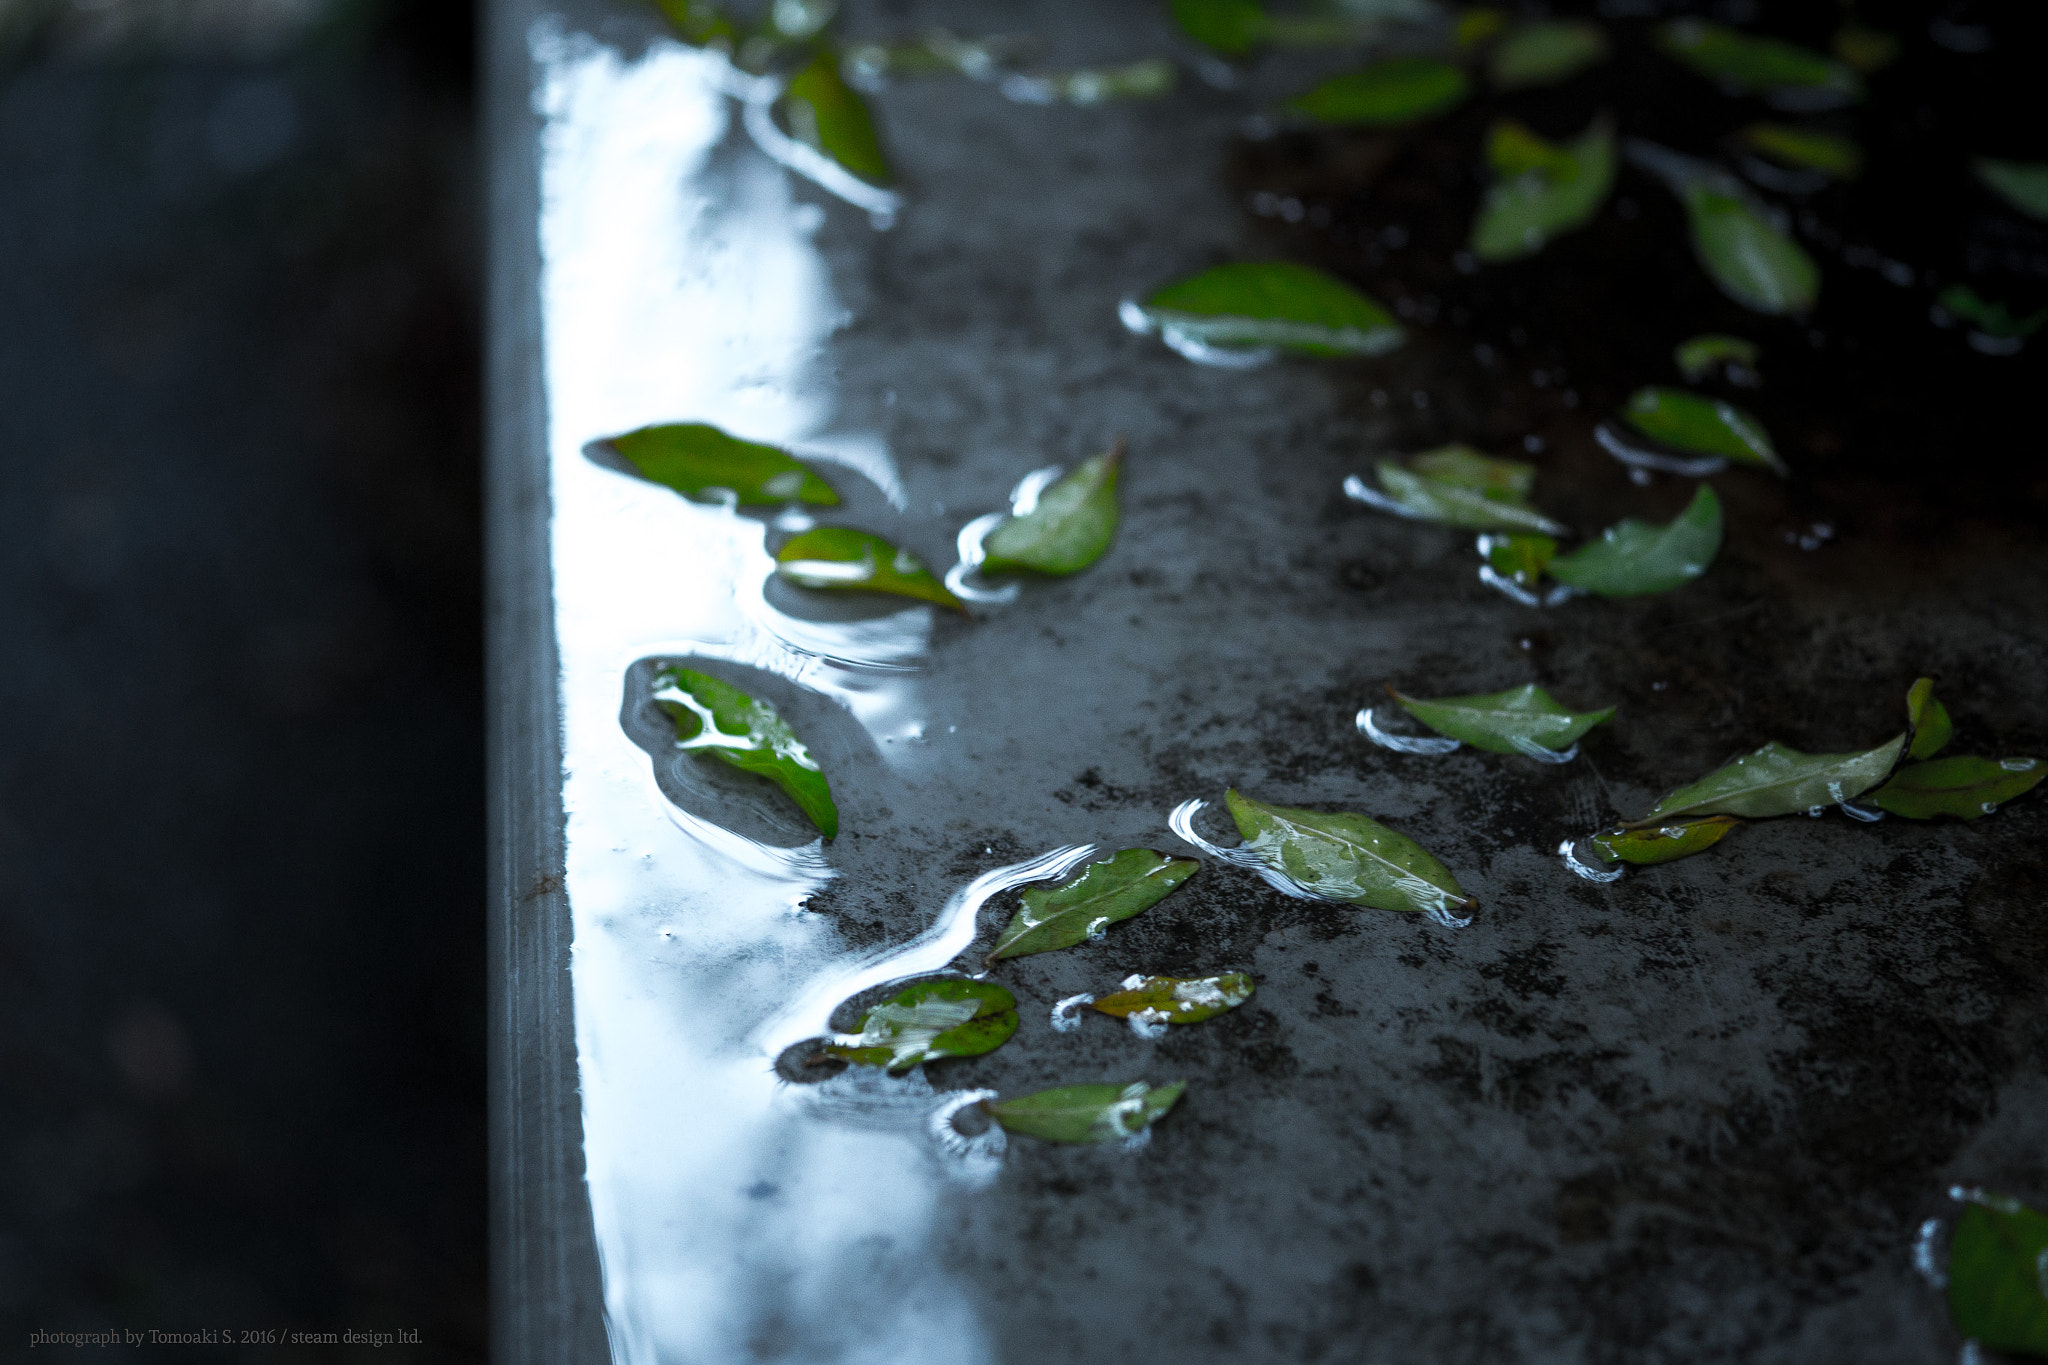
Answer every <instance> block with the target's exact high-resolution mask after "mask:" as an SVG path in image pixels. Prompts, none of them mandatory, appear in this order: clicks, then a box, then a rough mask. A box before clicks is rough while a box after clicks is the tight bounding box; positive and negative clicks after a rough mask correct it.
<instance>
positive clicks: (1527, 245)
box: [1472, 119, 1614, 261]
mask: <svg viewBox="0 0 2048 1365" xmlns="http://www.w3.org/2000/svg"><path fill="white" fill-rule="evenodd" d="M1487 154H1488V159H1489V160H1490V161H1491V162H1492V163H1493V165H1494V168H1495V169H1496V170H1497V171H1499V172H1500V174H1501V178H1500V179H1499V180H1496V181H1495V182H1494V183H1493V184H1492V185H1491V186H1489V187H1488V188H1487V191H1486V199H1485V201H1484V202H1483V203H1482V204H1481V205H1480V208H1479V216H1478V218H1476V219H1475V220H1474V221H1473V224H1472V253H1473V254H1474V255H1475V256H1477V257H1479V259H1481V260H1483V261H1507V260H1513V259H1515V258H1517V257H1520V256H1528V255H1533V254H1534V253H1535V252H1537V251H1540V250H1542V249H1543V246H1544V244H1545V243H1547V242H1548V241H1549V240H1550V239H1551V238H1553V237H1555V236H1557V235H1558V234H1560V233H1564V232H1569V231H1571V230H1572V229H1573V228H1576V227H1582V226H1584V225H1585V224H1586V223H1588V222H1590V221H1592V218H1593V215H1594V214H1596V213H1598V212H1599V211H1600V205H1601V204H1602V203H1604V202H1606V199H1607V194H1608V191H1609V190H1610V189H1612V188H1613V186H1614V125H1613V124H1612V123H1610V122H1608V121H1607V120H1605V119H1596V120H1594V122H1593V124H1592V126H1591V127H1589V128H1588V129H1587V130H1586V131H1585V132H1584V133H1582V134H1580V135H1579V136H1578V137H1576V138H1574V139H1573V140H1572V141H1570V142H1569V143H1566V144H1564V145H1562V146H1558V145H1555V144H1552V143H1548V142H1545V141H1544V140H1543V139H1541V138H1539V137H1537V136H1536V135H1535V134H1534V133H1532V132H1530V131H1529V130H1528V129H1526V128H1524V127H1522V126H1521V125H1520V124H1518V123H1514V122H1513V121H1511V120H1507V119H1503V120H1501V121H1500V122H1498V123H1496V124H1494V126H1493V133H1492V135H1491V136H1490V138H1489V141H1488V147H1487Z"/></svg>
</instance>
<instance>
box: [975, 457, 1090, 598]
mask: <svg viewBox="0 0 2048 1365" xmlns="http://www.w3.org/2000/svg"><path fill="white" fill-rule="evenodd" d="M1122 458H1123V447H1122V445H1121V444H1119V445H1118V446H1117V447H1116V448H1115V449H1113V450H1111V451H1109V453H1107V454H1105V455H1097V456H1096V457H1095V458H1094V459H1092V460H1086V461H1083V462H1082V464H1081V467H1080V468H1078V469H1076V470H1075V471H1074V472H1073V473H1071V474H1069V475H1067V476H1066V477H1065V478H1063V479H1061V480H1060V481H1059V482H1058V483H1056V484H1054V485H1053V486H1052V487H1050V488H1048V489H1046V490H1045V491H1044V492H1043V493H1040V494H1039V495H1038V503H1037V505H1036V506H1034V507H1033V508H1032V509H1031V510H1030V511H1029V512H1026V513H1024V514H1023V515H1022V516H1014V517H1011V518H1010V519H1009V520H1008V521H1006V522H1004V523H1003V524H1002V525H1000V526H998V527H997V528H996V529H995V530H994V531H992V532H990V533H989V536H988V538H987V539H986V540H984V541H983V542H982V548H983V550H984V551H985V552H986V557H985V558H984V559H983V560H982V563H981V568H982V571H983V572H985V573H1007V572H1010V571H1012V570H1017V569H1030V570H1034V571H1036V572H1038V573H1049V574H1069V573H1078V572H1079V571H1080V570H1082V569H1085V568H1087V567H1088V566H1089V565H1090V564H1093V563H1094V562H1095V561H1096V560H1098V559H1100V558H1102V554H1103V551H1105V550H1107V549H1108V548H1109V542H1110V541H1111V539H1113V538H1114V537H1115V535H1116V521H1117V506H1116V476H1117V465H1118V463H1119V462H1120V461H1121V459H1122Z"/></svg>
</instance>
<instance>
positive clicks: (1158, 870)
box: [988, 848, 1201, 962]
mask: <svg viewBox="0 0 2048 1365" xmlns="http://www.w3.org/2000/svg"><path fill="white" fill-rule="evenodd" d="M1200 867H1201V864H1200V863H1198V862H1196V861H1195V860H1194V859H1193V858H1169V857H1167V856H1166V855H1165V854H1163V853H1154V852H1153V851H1152V850H1151V849H1149V848H1127V849H1125V850H1124V851H1123V852H1121V853H1118V854H1116V855H1115V856H1113V857H1109V858H1104V859H1102V860H1100V861H1099V862H1093V863H1090V864H1089V865H1088V866H1087V867H1086V868H1084V869H1083V870H1082V872H1081V874H1080V875H1079V876H1077V877H1074V878H1073V879H1071V880H1069V881H1066V882H1062V883H1061V884H1060V885H1058V886H1052V887H1038V886H1030V887H1026V888H1025V889H1024V890H1023V892H1022V893H1021V899H1022V900H1023V902H1024V905H1023V908H1022V909H1020V910H1018V911H1017V913H1016V915H1014V916H1013V917H1012V918H1011V920H1010V924H1009V927H1008V928H1006V929H1004V930H1003V933H1002V937H1000V938H998V939H997V940H996V946H995V947H994V948H993V949H992V950H991V951H990V952H989V955H988V960H989V961H990V962H994V961H996V960H998V959H999V958H1005V957H1023V956H1025V955H1026V954H1028V953H1045V952H1051V951H1052V950H1053V949H1055V948H1071V947H1073V946H1074V945H1075V944H1077V943H1080V942H1081V941H1082V940H1084V939H1089V938H1094V937H1097V936H1099V935H1100V934H1101V933H1102V931H1103V930H1105V929H1107V928H1108V927H1109V926H1110V925H1112V924H1115V923H1117V922H1118V921H1119V920H1127V919H1129V918H1130V917H1131V916H1133V915H1136V914H1141V913H1143V912H1144V911H1146V910H1149V909H1151V908H1152V907H1153V906H1154V905H1157V904H1158V903H1159V902H1160V901H1162V900H1164V899H1165V898H1166V897H1167V895H1168V894H1169V893H1171V892H1172V891H1173V890H1174V888H1176V887H1178V886H1179V885H1180V884H1181V883H1182V882H1184V881H1186V880H1187V879H1188V878H1190V877H1192V876H1194V875H1195V873H1196V871H1197V870H1199V869H1200Z"/></svg>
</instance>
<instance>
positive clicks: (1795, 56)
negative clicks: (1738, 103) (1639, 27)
mask: <svg viewBox="0 0 2048 1365" xmlns="http://www.w3.org/2000/svg"><path fill="white" fill-rule="evenodd" d="M1656 39H1657V46H1658V47H1659V48H1661V49H1662V50H1663V51H1664V52H1665V54H1666V55H1668V56H1670V57H1673V58H1675V59H1677V60H1678V61H1680V62H1683V63H1684V64H1685V65H1687V66H1689V67H1691V68H1692V69H1693V70H1694V71H1697V72H1698V73H1699V74H1700V75H1702V76H1705V77H1706V78H1707V79H1708V80H1711V81H1713V82H1715V83H1716V84H1718V85H1719V86H1720V87H1721V88H1722V89H1723V90H1727V91H1729V92H1731V93H1733V94H1739V95H1764V96H1768V97H1769V98H1770V99H1771V102H1772V103H1774V104H1777V105H1778V106H1779V107H1780V108H1787V109H1826V108H1832V107H1834V106H1836V105H1841V104H1849V103H1852V102H1853V101H1856V100H1859V99H1861V98H1862V97H1863V82H1862V80H1861V79H1860V78H1859V77H1858V76H1857V75H1856V73H1855V72H1854V71H1851V70H1850V69H1849V68H1848V67H1846V66H1844V65H1843V64H1842V63H1840V62H1838V61H1836V60H1834V59H1833V58H1832V57H1826V56H1823V55H1821V54H1820V53H1818V52H1815V51H1813V50H1812V49H1811V48H1804V47H1800V46H1799V45H1798V44H1796V43H1788V42H1785V41H1783V40H1781V39H1778V38H1764V37H1759V36H1757V35H1755V34H1751V33H1744V32H1743V31H1742V30H1740V29H1735V28H1729V27H1727V26H1726V25H1723V24H1716V23H1710V22H1709V21H1707V20H1705V19H1693V18H1686V19H1674V20H1672V21H1671V22H1669V23H1667V24H1665V25H1663V26H1662V27H1660V28H1659V29H1658V30H1657V34H1656Z"/></svg>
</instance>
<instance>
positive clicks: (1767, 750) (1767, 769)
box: [1629, 735, 1906, 828]
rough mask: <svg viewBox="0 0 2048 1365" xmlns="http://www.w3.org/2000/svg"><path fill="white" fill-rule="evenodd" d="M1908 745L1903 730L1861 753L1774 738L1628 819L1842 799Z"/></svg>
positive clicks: (1872, 780)
mask: <svg viewBox="0 0 2048 1365" xmlns="http://www.w3.org/2000/svg"><path fill="white" fill-rule="evenodd" d="M1905 747H1906V737H1905V736H1904V735H1900V736H1899V737H1898V738H1897V739H1894V740H1892V741H1891V742H1890V743H1889V744H1880V745H1878V746H1877V747H1876V748H1875V749H1867V750H1865V751H1864V752H1862V753H1860V754H1802V753H1800V752H1799V751H1798V750H1797V749H1788V748H1786V747H1785V746H1784V745H1782V744H1780V743H1778V741H1776V740H1772V741H1771V742H1770V743H1769V744H1766V745H1764V746H1763V748H1761V749H1758V750H1756V751H1755V752H1754V753H1748V754H1744V755H1743V756H1742V757H1741V758H1738V759H1736V760H1735V761H1734V762H1733V763H1730V764H1728V765H1727V766H1726V767H1724V768H1717V769H1715V770H1714V771H1713V772H1711V773H1708V774H1707V775H1706V776H1705V777H1703V778H1701V779H1700V780H1699V781H1697V782H1694V783H1692V784H1691V785H1690V786H1685V787H1680V788H1679V789H1678V790H1677V791H1675V792H1672V793H1671V794H1670V795H1669V796H1667V797H1665V798H1664V799H1663V800H1662V801H1659V802H1658V803H1657V805H1656V807H1655V808H1654V809H1652V810H1651V812H1650V813H1649V814H1648V815H1646V816H1644V817H1643V818H1642V819H1640V820H1632V821H1630V822H1629V823H1630V825H1631V826H1634V827H1638V828H1640V827H1642V826H1645V825H1651V824H1656V823H1658V822H1668V821H1669V820H1671V819H1672V818H1673V817H1675V816H1680V815H1741V816H1746V817H1747V818H1749V819H1752V820H1762V819H1765V818H1767V817H1769V816H1773V815H1797V814H1799V813H1800V812H1802V811H1813V810H1818V809H1820V808H1822V807H1824V806H1835V805H1840V804H1841V803H1842V802H1844V801H1853V800H1855V799H1856V798H1857V797H1858V796H1861V795H1862V794H1863V793H1864V792H1866V791H1869V790H1870V789H1871V788H1872V787H1874V786H1876V785H1877V784H1878V783H1880V782H1882V781H1884V779H1885V775H1886V774H1887V773H1889V772H1891V770H1892V767H1893V765H1894V764H1896V763H1897V762H1898V759H1899V752H1900V751H1901V750H1902V749H1904V748H1905Z"/></svg>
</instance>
